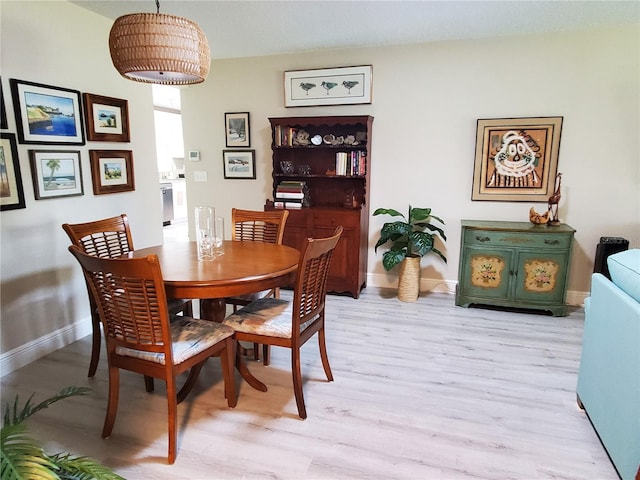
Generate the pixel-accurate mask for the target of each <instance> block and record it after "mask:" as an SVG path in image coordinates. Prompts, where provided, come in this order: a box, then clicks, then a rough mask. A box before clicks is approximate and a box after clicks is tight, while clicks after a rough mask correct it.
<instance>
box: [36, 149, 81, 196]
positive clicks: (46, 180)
mask: <svg viewBox="0 0 640 480" xmlns="http://www.w3.org/2000/svg"><path fill="white" fill-rule="evenodd" d="M29 160H30V161H31V178H32V179H33V193H34V195H35V198H36V200H44V199H46V198H55V197H70V196H76V195H84V188H83V186H82V167H81V165H80V151H78V150H29Z"/></svg>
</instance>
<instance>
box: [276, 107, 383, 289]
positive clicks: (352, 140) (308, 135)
mask: <svg viewBox="0 0 640 480" xmlns="http://www.w3.org/2000/svg"><path fill="white" fill-rule="evenodd" d="M269 122H270V123H271V134H272V144H271V150H272V156H273V201H271V200H267V203H266V205H265V209H274V208H287V209H288V210H289V218H288V220H287V225H286V227H285V232H284V240H283V241H284V243H285V244H286V245H289V246H292V247H294V248H298V249H300V248H301V247H302V245H303V242H304V240H305V239H306V238H307V237H316V238H319V237H327V236H330V235H332V234H333V232H334V230H335V228H336V227H337V226H338V225H342V227H343V228H344V231H343V234H342V237H341V239H340V242H339V243H338V246H337V247H336V250H335V252H334V257H333V260H332V263H331V270H330V272H329V279H328V290H329V291H330V292H334V293H349V294H350V295H351V296H353V297H354V298H358V296H359V295H360V291H361V289H362V288H364V287H365V286H366V275H367V249H368V241H369V240H368V239H369V178H370V169H371V126H372V124H373V117H371V116H322V117H320V116H318V117H279V118H270V119H269ZM297 189H299V190H297ZM296 192H303V195H300V194H299V193H297V194H296ZM287 194H288V195H287ZM301 196H302V197H303V198H292V197H301ZM284 197H288V198H284Z"/></svg>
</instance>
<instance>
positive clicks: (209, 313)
mask: <svg viewBox="0 0 640 480" xmlns="http://www.w3.org/2000/svg"><path fill="white" fill-rule="evenodd" d="M226 308H227V306H226V303H225V301H224V298H204V299H201V300H200V318H202V319H205V320H212V321H214V322H218V323H222V322H223V321H224V317H225V314H226ZM236 346H237V350H236V368H237V369H238V371H239V372H240V375H242V378H244V379H245V380H246V381H247V383H248V384H249V385H251V386H252V387H253V388H255V389H256V390H260V391H261V392H266V391H267V386H266V385H265V384H264V383H262V382H261V381H260V380H258V379H257V378H256V377H254V376H253V375H252V374H251V372H250V371H249V369H248V368H247V365H246V364H245V363H244V360H243V358H242V352H241V348H242V347H241V346H240V343H239V342H237V343H236Z"/></svg>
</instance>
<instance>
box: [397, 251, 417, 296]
mask: <svg viewBox="0 0 640 480" xmlns="http://www.w3.org/2000/svg"><path fill="white" fill-rule="evenodd" d="M420 260H421V258H420V257H406V258H405V259H404V260H403V261H402V263H400V275H399V277H398V300H400V301H401V302H415V301H417V300H418V295H420Z"/></svg>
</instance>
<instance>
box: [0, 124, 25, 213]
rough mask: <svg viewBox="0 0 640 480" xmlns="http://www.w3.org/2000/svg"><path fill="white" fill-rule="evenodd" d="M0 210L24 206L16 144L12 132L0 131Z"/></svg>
mask: <svg viewBox="0 0 640 480" xmlns="http://www.w3.org/2000/svg"><path fill="white" fill-rule="evenodd" d="M0 162H1V166H0V168H1V170H0V211H4V210H17V209H19V208H26V204H25V201H24V190H23V189H22V174H21V173H20V161H19V159H18V144H17V143H16V136H15V135H14V134H13V133H4V132H2V133H0Z"/></svg>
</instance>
